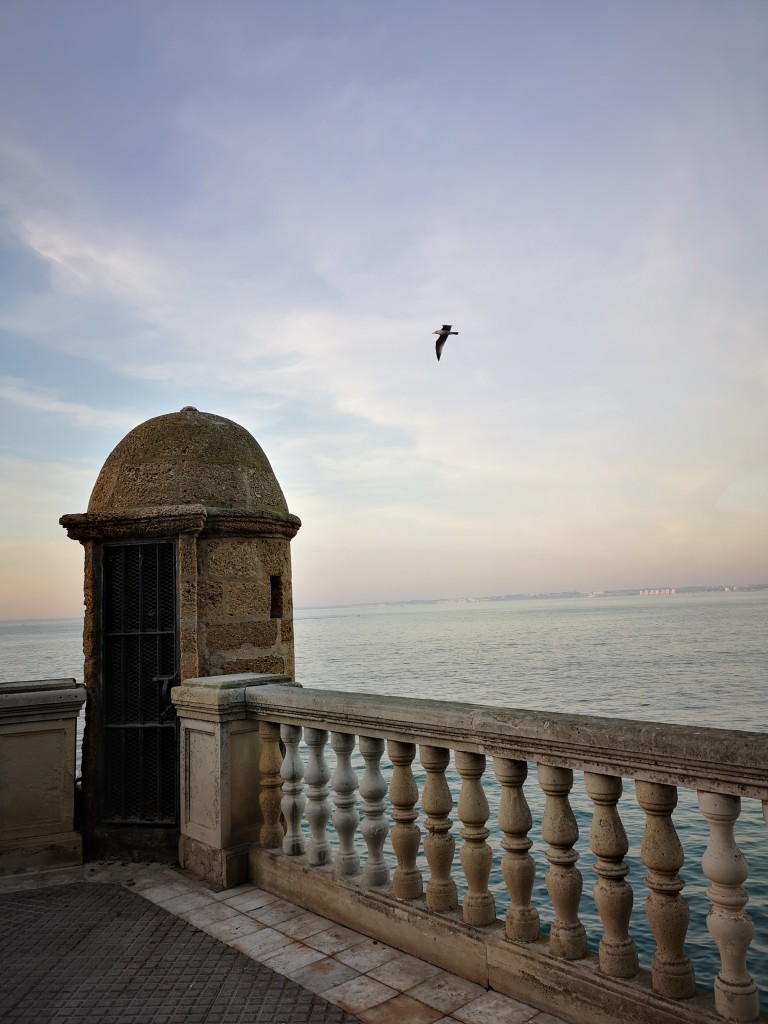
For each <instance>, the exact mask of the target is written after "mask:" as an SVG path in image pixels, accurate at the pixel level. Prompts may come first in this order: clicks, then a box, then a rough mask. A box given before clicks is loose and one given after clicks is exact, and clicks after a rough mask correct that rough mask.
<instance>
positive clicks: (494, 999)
mask: <svg viewBox="0 0 768 1024" xmlns="http://www.w3.org/2000/svg"><path fill="white" fill-rule="evenodd" d="M538 1012H539V1011H538V1010H535V1009H534V1008H533V1007H532V1006H527V1005H526V1004H525V1003H520V1002H518V1001H517V999H510V997H509V996H503V995H500V993H498V992H486V993H485V995H484V996H480V997H479V999H473V1000H472V1002H471V1003H467V1004H466V1006H461V1007H459V1009H458V1010H454V1011H453V1016H454V1017H455V1018H456V1020H460V1021H462V1022H463V1024H488V1021H491V1020H492V1021H493V1022H494V1024H527V1022H528V1021H530V1019H531V1017H535V1016H536V1014H537V1013H538Z"/></svg>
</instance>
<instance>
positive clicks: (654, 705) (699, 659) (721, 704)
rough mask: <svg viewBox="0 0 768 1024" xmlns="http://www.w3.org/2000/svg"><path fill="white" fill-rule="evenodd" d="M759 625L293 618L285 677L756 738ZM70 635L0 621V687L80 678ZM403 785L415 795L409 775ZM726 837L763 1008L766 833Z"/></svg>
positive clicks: (683, 825) (685, 606)
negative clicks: (734, 843) (735, 858)
mask: <svg viewBox="0 0 768 1024" xmlns="http://www.w3.org/2000/svg"><path fill="white" fill-rule="evenodd" d="M767 625H768V592H754V593H718V594H692V595H677V596H670V597H647V598H640V597H631V598H594V599H589V598H577V599H562V600H561V599H546V600H520V601H500V602H476V603H472V602H466V603H442V604H424V605H411V604H403V605H384V606H355V607H345V608H325V609H303V610H299V611H297V612H296V613H295V632H296V665H297V678H298V679H299V680H300V681H301V682H302V683H303V684H304V685H305V686H309V687H313V686H316V687H328V688H333V689H340V690H347V691H358V692H370V693H387V694H397V695H400V696H414V695H418V696H420V697H427V698H430V697H431V698H433V699H435V700H458V701H470V702H472V703H476V704H492V705H498V706H506V707H516V708H528V709H532V710H548V711H561V712H574V713H581V714H595V713H598V714H600V715H608V716H615V717H621V718H636V719H645V720H652V721H663V722H674V723H679V724H688V725H710V726H715V727H720V728H730V729H744V730H752V731H758V732H768V629H767V628H766V626H767ZM81 629H82V624H81V622H80V621H79V620H71V621H51V622H25V623H21V622H11V623H7V622H6V623H0V680H7V679H25V678H26V679H33V678H37V679H40V678H53V677H61V676H74V677H75V678H76V679H78V680H81V679H82V645H81ZM329 760H332V752H329ZM388 772H389V769H388V768H386V766H385V774H388ZM415 774H416V776H417V780H418V781H419V783H420V784H421V782H423V777H424V776H423V772H420V771H419V770H418V766H417V765H415ZM450 774H451V782H452V785H453V786H455V792H456V793H457V792H458V786H459V784H460V780H459V779H458V776H457V775H456V773H455V771H454V770H453V768H451V769H450ZM486 782H489V783H490V784H489V785H488V787H487V788H488V797H489V803H490V805H491V818H490V820H489V823H488V824H489V827H491V826H492V825H493V822H494V821H495V819H496V811H497V807H498V797H499V792H498V787H496V786H495V785H493V784H492V773H491V772H489V773H487V776H486ZM526 793H527V796H528V800H529V803H530V805H531V809H532V812H533V817H534V828H533V831H532V833H531V838H532V839H533V840H534V846H533V849H532V851H531V853H532V855H533V856H534V859H535V860H536V863H537V889H536V895H535V902H536V905H537V907H538V908H539V910H540V912H541V916H542V920H543V922H544V924H545V925H547V924H549V923H550V922H551V918H552V914H551V910H549V909H548V908H549V900H548V897H547V894H546V889H545V886H544V881H543V877H544V872H545V870H546V866H547V865H546V861H545V859H544V856H543V854H544V849H545V844H544V843H543V842H542V841H541V838H540V835H539V828H540V821H541V814H542V811H543V795H542V794H541V791H540V790H539V788H538V785H537V783H536V777H535V768H534V767H533V766H531V777H530V779H529V783H528V785H527V787H526ZM679 795H680V802H679V806H678V809H677V811H676V812H675V825H676V827H677V830H678V832H679V834H680V836H681V839H682V842H683V847H684V849H685V853H686V863H685V866H684V868H683V870H682V872H681V873H682V874H683V876H684V878H685V881H686V887H685V890H684V895H685V896H686V898H687V899H688V902H689V905H690V910H691V922H690V927H689V931H688V946H687V951H688V954H689V955H690V956H691V958H692V960H693V961H694V965H695V968H696V975H697V981H698V984H699V985H700V986H701V987H707V988H708V987H711V983H712V980H713V978H714V976H715V974H716V973H717V969H718V956H717V951H716V949H715V948H714V944H713V943H712V942H711V940H710V938H709V935H708V933H707V930H706V924H705V918H706V914H707V910H708V909H709V901H708V900H707V898H706V887H707V885H708V882H707V880H706V879H705V878H704V876H703V874H702V872H701V869H700V866H699V862H700V860H701V855H702V853H703V852H704V848H705V846H706V842H707V828H706V822H705V821H704V819H703V818H702V816H701V814H700V812H699V810H698V807H697V805H696V799H695V794H693V793H690V792H688V791H686V790H683V789H681V790H680V794H679ZM572 804H573V807H574V813H575V814H576V818H577V821H578V823H579V829H580V832H581V836H582V839H581V840H580V842H579V845H578V849H579V851H580V853H581V858H580V860H579V864H578V866H579V868H580V870H581V871H582V873H583V876H584V895H583V897H582V905H581V910H580V914H581V917H582V920H583V921H584V924H585V926H586V928H587V932H588V934H589V936H590V945H591V946H592V947H593V948H595V947H596V943H597V939H598V938H599V934H600V931H601V926H600V922H599V918H598V917H597V914H596V911H595V909H594V904H593V901H592V898H591V889H592V885H593V881H594V877H595V876H594V874H593V872H592V870H591V865H592V862H593V858H592V855H591V853H590V852H589V850H588V842H587V836H588V834H589V826H590V821H591V814H592V804H591V802H590V801H589V798H588V797H587V796H586V794H585V792H584V790H583V783H582V780H581V776H580V775H578V774H577V776H576V782H575V786H574V793H573V799H572ZM620 811H621V815H622V821H623V823H624V826H625V828H626V830H627V834H628V837H629V841H630V851H629V854H628V856H627V858H626V860H627V863H628V864H629V866H630V874H629V876H628V881H629V882H630V883H631V884H632V886H633V889H634V890H635V907H634V910H633V915H632V923H631V933H632V935H633V938H634V939H635V941H636V942H637V944H638V948H639V951H640V957H641V962H642V963H643V964H644V966H648V965H649V963H650V957H651V956H652V954H653V950H654V948H655V946H654V940H653V936H652V935H651V933H650V930H649V928H648V924H647V921H646V918H645V913H644V910H643V902H644V898H645V896H644V886H643V884H642V879H643V878H644V875H645V869H644V866H643V864H642V863H641V860H640V855H639V848H640V838H641V836H642V829H643V824H644V818H643V812H642V810H641V809H640V808H639V806H638V805H637V803H636V801H635V796H634V786H633V784H632V783H631V781H628V782H625V794H624V796H623V797H622V800H621V803H620ZM459 827H460V826H459V825H458V824H457V825H456V826H455V828H454V832H457V831H458V828H459ZM736 834H737V840H738V842H739V846H740V847H741V849H742V851H743V852H744V854H745V856H746V857H747V860H748V862H749V864H750V873H751V876H752V878H751V879H750V880H749V881H748V882H747V889H748V892H749V894H750V903H749V907H748V909H749V911H750V913H751V915H752V917H753V919H754V921H755V925H756V936H755V940H754V941H753V944H752V947H751V952H750V959H749V969H750V972H751V973H752V975H753V977H754V978H755V980H756V981H757V982H758V985H759V986H760V988H761V993H762V996H763V1001H764V1003H766V1006H767V1007H768V998H767V997H768V829H767V828H766V825H765V822H764V821H763V817H762V810H761V807H760V804H759V802H758V801H754V800H744V801H743V810H742V815H741V817H740V819H739V822H738V824H737V828H736ZM489 841H490V843H491V845H492V846H493V848H494V870H493V874H492V876H491V886H492V889H493V891H494V894H495V895H496V897H497V907H498V909H499V912H500V913H503V911H504V909H505V908H506V903H507V900H506V894H505V887H504V883H503V880H502V877H501V871H500V862H501V849H500V845H499V843H500V835H499V834H498V831H497V830H495V829H492V833H491V837H490V839H489ZM457 881H458V879H457Z"/></svg>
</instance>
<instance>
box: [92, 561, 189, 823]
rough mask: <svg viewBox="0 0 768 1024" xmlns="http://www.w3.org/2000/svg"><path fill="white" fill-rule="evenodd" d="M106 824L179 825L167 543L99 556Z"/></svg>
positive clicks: (171, 570)
mask: <svg viewBox="0 0 768 1024" xmlns="http://www.w3.org/2000/svg"><path fill="white" fill-rule="evenodd" d="M103 622H104V652H103V654H104V657H103V686H104V690H103V697H104V722H105V728H104V794H103V795H104V808H103V812H104V817H105V819H107V820H112V821H124V822H139V823H147V824H151V823H156V824H174V823H175V822H176V820H177V813H178V812H177V803H178V798H177V792H178V756H177V743H176V721H175V717H174V716H173V712H172V708H170V698H169V697H168V692H167V691H168V688H169V680H173V678H174V677H175V675H176V663H177V658H176V650H177V644H176V563H175V551H174V545H173V543H172V542H171V541H161V542H158V543H152V544H121V545H110V546H108V547H106V548H105V550H104V619H103Z"/></svg>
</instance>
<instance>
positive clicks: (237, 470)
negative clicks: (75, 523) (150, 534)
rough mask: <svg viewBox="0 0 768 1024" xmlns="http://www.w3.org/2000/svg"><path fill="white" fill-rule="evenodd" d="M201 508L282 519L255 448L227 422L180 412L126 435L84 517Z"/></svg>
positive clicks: (282, 507)
mask: <svg viewBox="0 0 768 1024" xmlns="http://www.w3.org/2000/svg"><path fill="white" fill-rule="evenodd" d="M190 504H199V505H204V506H207V507H210V508H217V509H231V510H237V511H239V512H278V513H287V512H288V506H287V504H286V501H285V497H284V495H283V492H282V490H281V488H280V484H279V483H278V482H277V478H276V477H275V474H274V472H273V470H272V467H271V466H270V464H269V459H268V458H267V456H266V455H265V454H264V452H263V451H262V449H261V446H260V445H259V444H258V442H257V441H256V439H255V438H254V437H253V436H252V435H251V434H249V433H248V431H247V430H246V429H245V428H244V427H241V426H240V425H239V424H237V423H235V422H233V421H232V420H228V419H225V418H224V417H223V416H215V415H214V414H213V413H208V412H199V411H198V410H197V409H195V408H193V407H192V406H186V407H185V408H184V409H182V410H181V411H180V412H172V413H168V414H167V415H165V416H155V417H153V418H152V419H151V420H146V422H144V423H140V424H139V425H138V426H137V427H134V429H133V430H132V431H131V432H130V433H129V434H127V435H126V436H125V437H124V438H123V440H122V441H121V442H120V443H119V444H118V445H117V447H116V448H115V449H114V451H113V452H112V454H111V455H110V456H109V457H108V458H107V461H106V462H105V463H104V465H103V467H102V469H101V472H100V473H99V476H98V479H97V480H96V484H95V486H94V488H93V493H92V494H91V500H90V501H89V503H88V512H89V513H90V512H120V511H127V510H129V509H143V508H153V507H154V508H156V507H158V506H170V505H190Z"/></svg>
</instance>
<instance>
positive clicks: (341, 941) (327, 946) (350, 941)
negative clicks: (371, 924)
mask: <svg viewBox="0 0 768 1024" xmlns="http://www.w3.org/2000/svg"><path fill="white" fill-rule="evenodd" d="M304 941H305V942H306V943H307V945H308V946H313V947H314V948H315V949H321V950H322V951H323V953H328V954H331V953H338V951H339V950H340V949H348V948H349V947H350V946H356V945H357V944H358V943H359V942H364V941H365V936H364V935H361V934H360V932H354V931H352V929H351V928H343V927H342V926H341V925H340V924H337V925H334V926H333V927H332V928H326V929H324V930H323V931H319V932H315V933H313V934H312V935H310V936H308V937H307V938H306V939H305V940H304Z"/></svg>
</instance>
